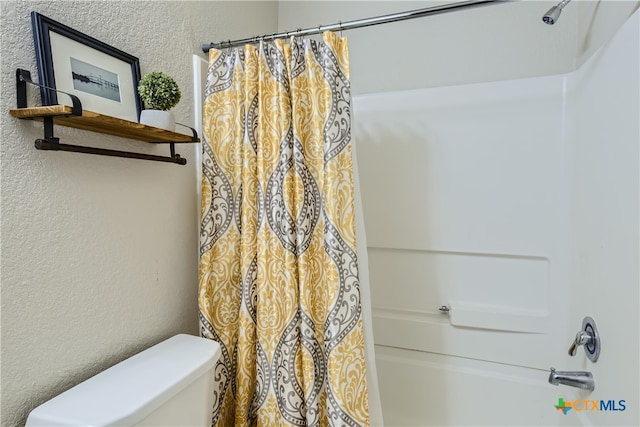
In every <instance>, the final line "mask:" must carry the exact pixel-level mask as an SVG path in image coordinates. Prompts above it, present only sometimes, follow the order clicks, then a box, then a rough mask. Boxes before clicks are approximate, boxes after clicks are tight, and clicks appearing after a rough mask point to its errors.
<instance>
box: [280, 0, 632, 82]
mask: <svg viewBox="0 0 640 427" xmlns="http://www.w3.org/2000/svg"><path fill="white" fill-rule="evenodd" d="M446 3H452V1H450V0H448V1H434V0H425V1H339V2H338V1H283V2H280V9H279V15H278V16H279V18H278V29H279V30H280V31H287V30H291V29H296V28H300V27H303V28H307V27H314V26H317V25H320V24H333V23H337V22H339V21H343V22H345V21H349V20H354V19H360V18H367V17H371V16H378V15H385V14H389V13H395V12H403V11H407V10H413V9H421V8H424V7H431V6H436V5H441V4H446ZM556 3H557V2H556V1H548V0H545V1H526V0H522V1H517V2H512V3H505V4H499V5H490V6H486V7H483V8H479V9H474V10H462V11H458V12H452V13H446V14H442V15H436V16H431V17H426V18H420V19H413V20H409V21H403V22H397V23H393V24H385V25H379V26H374V27H368V28H361V29H358V30H353V31H347V32H345V35H346V36H347V37H348V38H349V48H350V49H349V52H350V59H351V75H352V79H351V80H352V86H353V92H354V94H361V93H375V92H386V91H393V90H405V89H417V88H426V87H438V86H449V85H458V84H467V83H478V82H489V81H500V80H511V79H518V78H526V77H538V76H545V75H553V74H562V73H566V72H569V71H573V70H575V69H576V68H577V66H578V65H579V64H581V63H583V62H584V61H585V60H586V59H587V58H588V57H589V56H590V55H591V54H592V53H593V52H594V51H595V50H596V49H597V48H598V47H599V46H601V45H602V43H604V41H606V40H608V38H609V37H610V36H611V35H612V34H613V33H614V31H615V30H616V29H617V28H619V27H620V25H621V24H622V22H624V20H625V19H626V18H627V17H629V16H630V15H631V13H632V12H633V10H635V9H636V8H637V7H638V3H639V2H638V1H636V0H625V1H614V0H601V1H586V0H584V1H583V0H574V1H573V2H571V3H570V4H569V5H568V6H567V7H566V8H565V10H564V11H563V13H562V16H561V18H560V19H559V20H558V22H557V23H556V25H553V26H549V25H546V24H544V23H543V22H542V15H543V14H544V13H545V12H546V11H547V10H548V9H549V8H550V7H551V6H552V5H554V4H556Z"/></svg>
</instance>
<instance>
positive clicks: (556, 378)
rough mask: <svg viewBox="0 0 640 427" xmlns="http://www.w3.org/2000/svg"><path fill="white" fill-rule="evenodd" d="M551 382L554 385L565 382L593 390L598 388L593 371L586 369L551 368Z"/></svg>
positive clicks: (571, 385) (565, 383)
mask: <svg viewBox="0 0 640 427" xmlns="http://www.w3.org/2000/svg"><path fill="white" fill-rule="evenodd" d="M549 383H550V384H553V385H559V384H564V385H568V386H570V387H576V388H581V389H583V390H589V391H593V390H594V389H595V388H596V385H595V382H594V381H593V375H591V372H586V371H556V370H555V369H554V368H551V373H550V374H549Z"/></svg>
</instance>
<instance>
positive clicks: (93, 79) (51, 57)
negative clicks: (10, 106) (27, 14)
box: [31, 12, 142, 122]
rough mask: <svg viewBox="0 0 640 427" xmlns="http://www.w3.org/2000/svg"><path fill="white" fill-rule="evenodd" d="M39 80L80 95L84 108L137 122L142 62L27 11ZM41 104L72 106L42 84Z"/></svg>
mask: <svg viewBox="0 0 640 427" xmlns="http://www.w3.org/2000/svg"><path fill="white" fill-rule="evenodd" d="M31 24H32V27H33V39H34V43H35V50H36V61H37V64H38V74H39V76H40V84H42V85H44V86H48V87H50V88H54V89H56V90H60V91H63V92H67V93H70V94H72V95H75V96H77V97H78V98H80V101H81V102H82V108H83V109H86V110H89V111H94V112H96V113H100V114H104V115H107V116H113V117H118V118H120V119H124V120H129V121H132V122H137V121H138V119H139V118H140V110H141V106H142V103H141V101H140V97H139V95H138V83H139V82H140V61H138V58H136V57H135V56H132V55H129V54H128V53H125V52H123V51H121V50H118V49H116V48H114V47H111V46H109V45H108V44H106V43H103V42H101V41H99V40H96V39H94V38H93V37H90V36H88V35H86V34H83V33H80V32H78V31H76V30H74V29H73V28H70V27H67V26H66V25H63V24H61V23H59V22H56V21H54V20H53V19H51V18H48V17H46V16H44V15H40V14H39V13H37V12H31ZM40 93H41V95H42V105H56V104H65V105H71V101H70V100H69V98H68V97H66V96H64V95H62V96H58V95H59V94H58V93H56V92H55V91H53V90H49V89H45V88H41V91H40Z"/></svg>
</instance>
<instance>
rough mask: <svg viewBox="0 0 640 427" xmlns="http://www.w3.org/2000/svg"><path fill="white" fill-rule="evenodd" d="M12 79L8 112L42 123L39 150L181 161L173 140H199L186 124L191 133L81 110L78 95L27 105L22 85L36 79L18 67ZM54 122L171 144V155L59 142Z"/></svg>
mask: <svg viewBox="0 0 640 427" xmlns="http://www.w3.org/2000/svg"><path fill="white" fill-rule="evenodd" d="M16 79H17V91H18V93H17V97H18V108H14V109H12V110H9V114H11V115H12V116H13V117H16V118H18V119H23V120H36V121H41V122H43V123H44V138H43V139H37V140H36V142H35V146H36V148H37V149H39V150H59V151H72V152H79V153H86V154H99V155H104V156H113V157H127V158H134V159H142V160H154V161H161V162H168V163H177V164H180V165H184V164H186V163H187V160H186V159H185V158H183V157H180V155H179V154H176V153H175V147H174V144H180V143H199V142H200V138H198V134H197V133H196V131H195V130H194V129H192V128H189V127H188V126H186V127H187V128H189V129H191V133H192V135H185V134H182V133H178V132H171V131H168V130H165V129H159V128H155V127H152V126H147V125H144V124H141V123H137V122H131V121H128V120H123V119H119V118H117V117H111V116H107V115H104V114H100V113H96V112H93V111H87V110H83V109H82V105H81V104H80V101H79V99H78V98H76V97H73V96H72V101H73V104H74V105H73V107H71V106H68V105H50V106H43V107H27V106H26V88H25V86H26V83H31V84H34V85H36V86H40V85H39V84H37V83H33V82H32V81H31V76H30V74H29V72H28V71H25V70H21V69H18V70H17V72H16ZM54 124H56V125H59V126H66V127H71V128H75V129H82V130H88V131H91V132H97V133H103V134H107V135H114V136H119V137H123V138H129V139H134V140H137V141H144V142H148V143H154V144H169V145H170V148H171V156H170V157H164V156H156V155H152V154H142V153H131V152H127V151H117V150H108V149H103V148H93V147H83V146H78V145H68V144H60V143H59V139H58V138H56V137H54V136H53V126H54Z"/></svg>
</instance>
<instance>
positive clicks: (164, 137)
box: [9, 105, 200, 144]
mask: <svg viewBox="0 0 640 427" xmlns="http://www.w3.org/2000/svg"><path fill="white" fill-rule="evenodd" d="M9 114H11V115H12V116H13V117H17V118H19V119H31V120H37V121H43V119H44V117H53V118H54V122H55V124H56V125H58V126H67V127H71V128H76V129H83V130H88V131H91V132H98V133H105V134H109V135H115V136H120V137H123V138H130V139H135V140H138V141H144V142H155V143H176V144H179V143H199V142H200V138H194V137H192V136H191V135H185V134H182V133H177V132H171V131H168V130H164V129H159V128H155V127H151V126H147V125H143V124H140V123H136V122H130V121H128V120H122V119H118V118H116V117H111V116H105V115H103V114H99V113H95V112H93V111H87V110H83V111H82V116H74V115H73V114H72V109H71V107H70V106H68V105H51V106H48V107H27V108H14V109H12V110H10V111H9Z"/></svg>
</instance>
